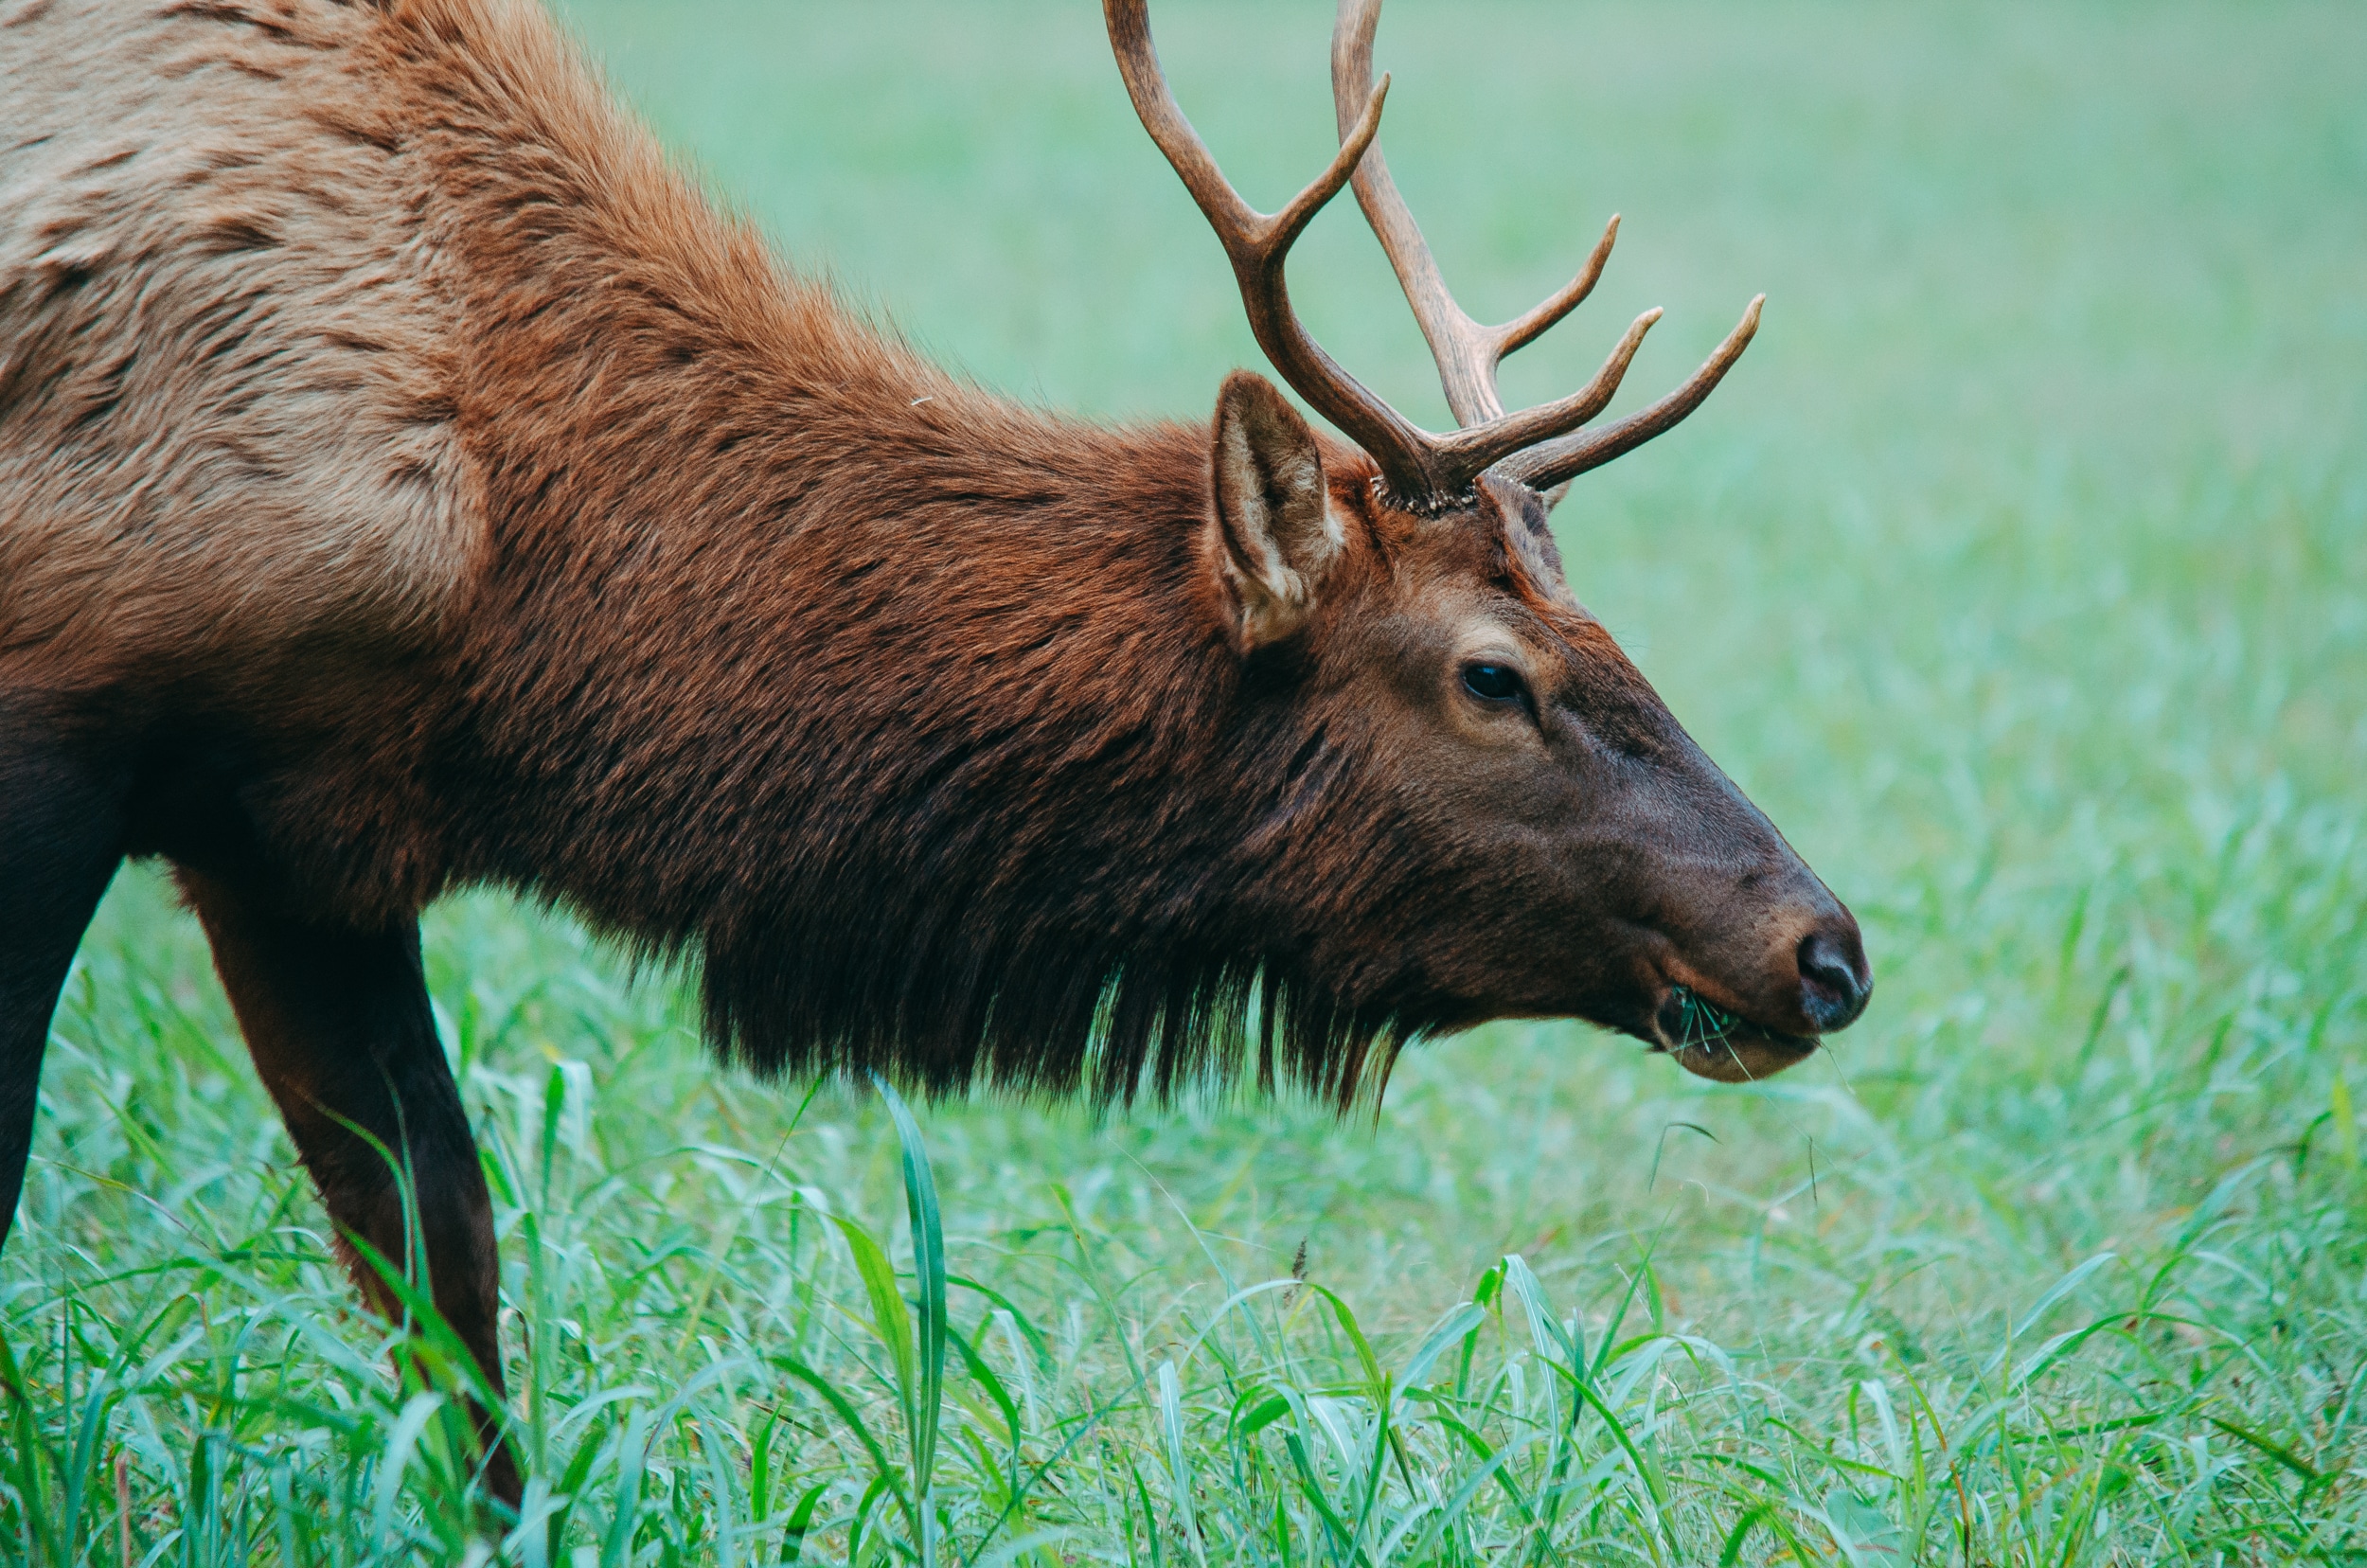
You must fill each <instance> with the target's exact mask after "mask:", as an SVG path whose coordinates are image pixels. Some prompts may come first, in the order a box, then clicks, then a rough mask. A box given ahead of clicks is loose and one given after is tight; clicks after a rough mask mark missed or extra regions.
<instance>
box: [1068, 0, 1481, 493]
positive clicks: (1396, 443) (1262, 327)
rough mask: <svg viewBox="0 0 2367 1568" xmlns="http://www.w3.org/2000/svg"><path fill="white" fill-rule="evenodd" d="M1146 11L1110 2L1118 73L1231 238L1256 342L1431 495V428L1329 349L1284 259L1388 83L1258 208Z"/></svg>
mask: <svg viewBox="0 0 2367 1568" xmlns="http://www.w3.org/2000/svg"><path fill="white" fill-rule="evenodd" d="M1145 7H1146V0H1102V8H1101V10H1102V19H1103V20H1104V21H1105V22H1107V23H1108V24H1109V27H1110V47H1111V50H1112V52H1113V53H1114V54H1115V55H1116V56H1117V61H1118V71H1119V73H1120V74H1121V75H1123V76H1124V77H1125V78H1126V91H1127V95H1128V96H1129V97H1130V98H1132V99H1133V100H1134V113H1135V114H1137V115H1139V116H1142V122H1143V129H1145V130H1147V131H1148V132H1149V133H1150V139H1151V140H1152V141H1154V142H1157V143H1158V144H1159V151H1162V152H1164V153H1166V157H1167V162H1168V163H1170V164H1172V165H1174V166H1175V171H1176V173H1177V174H1178V175H1180V176H1182V178H1183V181H1184V188H1185V189H1186V190H1189V191H1190V192H1191V193H1192V200H1193V201H1195V202H1197V203H1199V204H1200V210H1201V214H1202V215H1203V216H1205V217H1206V218H1207V220H1208V226H1209V227H1211V228H1213V229H1215V230H1216V231H1217V238H1218V239H1219V241H1222V242H1223V244H1224V253H1225V255H1226V257H1228V258H1230V259H1231V260H1232V262H1233V276H1234V280H1235V281H1236V282H1237V283H1238V284H1239V285H1240V288H1241V303H1242V305H1243V306H1244V307H1245V308H1246V309H1247V311H1248V312H1249V327H1250V330H1251V331H1252V332H1253V333H1255V335H1256V338H1257V346H1258V347H1260V348H1263V349H1264V350H1265V351H1266V357H1267V358H1268V359H1270V360H1272V362H1273V367H1274V368H1275V369H1276V370H1278V371H1280V372H1281V373H1282V378H1283V380H1285V381H1287V382H1289V383H1290V385H1291V386H1292V387H1294V388H1296V389H1297V391H1298V394H1299V396H1301V397H1303V398H1305V399H1306V400H1307V401H1308V402H1310V403H1312V404H1314V405H1315V408H1316V410H1317V411H1318V412H1320V413H1321V414H1322V415H1323V416H1324V417H1325V418H1326V419H1329V420H1330V421H1331V422H1332V423H1333V424H1335V425H1338V426H1339V427H1340V429H1341V430H1342V431H1344V432H1345V433H1346V435H1347V436H1348V437H1349V438H1350V439H1352V440H1354V441H1355V442H1356V443H1357V445H1359V446H1361V447H1362V448H1363V449H1364V450H1365V451H1366V452H1368V453H1370V454H1372V455H1373V457H1374V459H1375V460H1376V461H1378V462H1379V464H1380V466H1381V472H1382V473H1383V474H1384V475H1385V476H1386V477H1387V479H1388V482H1389V485H1390V487H1391V488H1392V489H1393V490H1397V491H1398V492H1399V493H1400V494H1404V495H1409V496H1420V495H1424V494H1427V493H1431V492H1432V491H1433V489H1434V487H1435V486H1436V484H1437V483H1438V481H1439V480H1440V479H1441V478H1442V477H1443V475H1440V474H1436V473H1433V471H1432V468H1431V465H1430V464H1429V463H1427V462H1426V461H1424V457H1425V446H1424V442H1425V434H1424V432H1422V431H1421V430H1419V429H1417V428H1415V426H1414V425H1412V424H1410V423H1408V422H1407V421H1406V419H1405V417H1404V416H1403V415H1400V414H1399V413H1398V412H1397V410H1396V409H1394V408H1392V407H1390V406H1389V405H1388V404H1387V403H1386V402H1384V401H1381V400H1380V399H1379V398H1378V397H1376V396H1374V395H1373V393H1372V392H1370V391H1369V390H1367V389H1366V388H1365V387H1364V386H1363V385H1362V384H1361V383H1359V382H1358V381H1357V379H1356V378H1355V377H1353V376H1351V375H1349V374H1348V373H1347V372H1346V371H1345V370H1343V369H1342V368H1340V365H1339V363H1338V362H1337V361H1335V360H1334V359H1333V358H1332V357H1331V356H1330V355H1329V354H1326V353H1325V352H1324V349H1323V345H1321V344H1319V343H1317V342H1316V341H1315V340H1314V338H1312V337H1311V336H1309V335H1308V330H1307V329H1306V328H1305V327H1304V326H1302V325H1301V324H1300V322H1299V318H1298V315H1297V313H1296V312H1293V311H1292V310H1291V309H1290V287H1289V285H1288V284H1287V283H1286V282H1285V281H1284V278H1283V261H1284V259H1285V258H1287V257H1288V256H1289V255H1290V245H1291V242H1292V241H1296V240H1297V239H1298V237H1299V235H1300V233H1301V232H1302V231H1303V230H1305V229H1306V227H1307V225H1308V221H1309V220H1311V219H1312V218H1313V217H1314V216H1315V214H1316V213H1317V212H1319V211H1321V210H1322V208H1323V205H1324V204H1325V203H1326V202H1328V201H1330V200H1331V199H1332V198H1333V197H1334V196H1336V195H1338V194H1339V193H1340V187H1343V186H1344V185H1346V184H1347V183H1348V174H1349V172H1350V171H1351V170H1352V169H1355V167H1356V160H1357V159H1359V158H1360V157H1362V156H1363V155H1364V150H1365V149H1366V148H1367V147H1370V146H1371V145H1372V141H1373V137H1374V135H1375V134H1377V133H1378V132H1379V129H1380V105H1381V100H1382V99H1383V98H1386V97H1387V96H1388V92H1389V83H1388V80H1387V79H1385V78H1384V79H1383V80H1381V82H1380V84H1379V86H1377V87H1368V88H1367V89H1366V90H1365V91H1364V92H1363V93H1361V95H1360V98H1361V101H1362V108H1361V112H1360V113H1357V114H1354V115H1351V116H1348V118H1347V119H1346V120H1344V122H1343V125H1342V130H1341V143H1340V151H1338V153H1336V154H1335V155H1334V156H1333V157H1332V160H1331V164H1330V167H1328V168H1326V169H1325V170H1324V171H1323V172H1322V173H1321V174H1319V175H1317V176H1316V177H1315V181H1314V183H1313V184H1312V185H1309V186H1308V187H1307V188H1306V189H1304V190H1302V191H1300V192H1299V193H1298V195H1297V196H1295V197H1293V198H1292V199H1291V201H1290V205H1288V206H1286V207H1284V208H1283V209H1282V210H1281V211H1280V212H1276V213H1264V212H1259V211H1258V210H1257V209H1256V208H1255V207H1253V206H1251V205H1249V204H1248V203H1247V202H1245V201H1243V200H1242V199H1241V194H1240V192H1239V191H1237V190H1235V189H1234V188H1233V186H1232V184H1231V182H1229V181H1227V180H1226V179H1225V177H1224V172H1223V170H1221V169H1219V168H1218V167H1217V160H1216V159H1215V158H1214V157H1213V156H1211V155H1210V153H1209V151H1208V147H1207V144H1206V143H1204V142H1202V141H1201V139H1200V134H1199V133H1198V132H1196V131H1194V130H1193V129H1192V122H1191V121H1190V120H1188V119H1185V118H1184V111H1183V110H1182V109H1180V108H1178V107H1177V106H1176V101H1175V95H1174V94H1173V93H1171V92H1169V91H1168V89H1167V79H1166V73H1165V72H1164V71H1162V70H1161V69H1160V68H1159V55H1158V51H1157V50H1156V49H1155V48H1154V47H1153V46H1152V45H1151V41H1150V18H1149V15H1148V11H1147V10H1146V9H1145Z"/></svg>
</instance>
